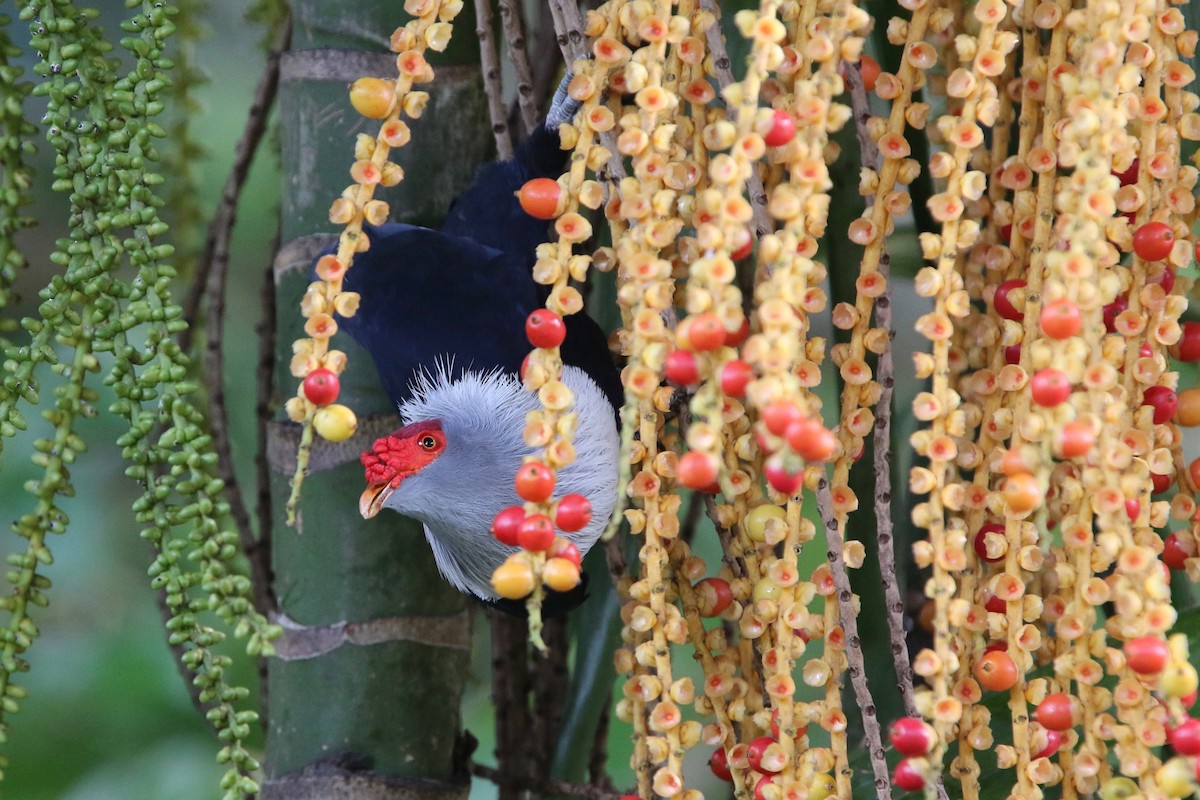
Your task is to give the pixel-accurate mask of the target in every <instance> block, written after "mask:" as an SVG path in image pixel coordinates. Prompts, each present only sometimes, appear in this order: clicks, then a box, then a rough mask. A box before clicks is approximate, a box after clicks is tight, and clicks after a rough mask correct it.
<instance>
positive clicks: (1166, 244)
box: [1133, 222, 1175, 261]
mask: <svg viewBox="0 0 1200 800" xmlns="http://www.w3.org/2000/svg"><path fill="white" fill-rule="evenodd" d="M1174 246H1175V234H1174V233H1172V232H1171V226H1170V225H1168V224H1167V223H1165V222H1147V223H1145V224H1144V225H1142V226H1141V227H1140V228H1138V229H1137V230H1136V231H1134V232H1133V252H1135V253H1137V256H1138V258H1142V259H1145V260H1146V261H1162V260H1163V259H1164V258H1166V257H1167V256H1169V255H1170V254H1171V248H1172V247H1174Z"/></svg>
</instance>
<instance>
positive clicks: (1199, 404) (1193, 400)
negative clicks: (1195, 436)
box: [1175, 389, 1200, 428]
mask: <svg viewBox="0 0 1200 800" xmlns="http://www.w3.org/2000/svg"><path fill="white" fill-rule="evenodd" d="M1177 397H1178V401H1179V405H1178V406H1177V407H1176V408H1175V421H1176V422H1178V423H1179V424H1180V425H1182V426H1184V427H1185V428H1194V427H1196V426H1197V425H1200V389H1184V390H1183V391H1182V392H1179V394H1178V395H1177Z"/></svg>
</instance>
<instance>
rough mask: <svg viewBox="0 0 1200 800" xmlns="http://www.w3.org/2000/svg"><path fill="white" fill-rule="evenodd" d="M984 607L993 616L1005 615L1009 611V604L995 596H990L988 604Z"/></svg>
mask: <svg viewBox="0 0 1200 800" xmlns="http://www.w3.org/2000/svg"><path fill="white" fill-rule="evenodd" d="M983 607H984V608H985V609H986V610H988V611H990V612H992V613H993V614H1004V613H1006V612H1007V611H1008V603H1006V602H1004V601H1003V600H1001V599H1000V598H999V597H996V595H994V594H993V595H988V599H987V602H985V603H984V604H983Z"/></svg>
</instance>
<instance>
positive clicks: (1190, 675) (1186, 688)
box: [1158, 661, 1200, 697]
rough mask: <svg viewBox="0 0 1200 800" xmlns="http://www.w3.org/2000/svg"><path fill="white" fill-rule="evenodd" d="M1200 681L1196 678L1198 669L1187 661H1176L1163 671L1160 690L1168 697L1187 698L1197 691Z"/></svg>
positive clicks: (1159, 684)
mask: <svg viewBox="0 0 1200 800" xmlns="http://www.w3.org/2000/svg"><path fill="white" fill-rule="evenodd" d="M1197 684H1200V680H1198V679H1197V676H1196V668H1195V667H1193V666H1192V665H1191V664H1188V663H1187V662H1185V661H1176V662H1174V663H1172V664H1170V665H1169V666H1168V667H1167V668H1166V669H1165V670H1163V674H1162V678H1160V679H1159V683H1158V688H1160V689H1162V691H1163V694H1165V695H1167V696H1168V697H1186V696H1188V695H1189V694H1191V693H1192V692H1194V691H1196V687H1197Z"/></svg>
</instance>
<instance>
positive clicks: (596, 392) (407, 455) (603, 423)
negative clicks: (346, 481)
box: [339, 82, 622, 612]
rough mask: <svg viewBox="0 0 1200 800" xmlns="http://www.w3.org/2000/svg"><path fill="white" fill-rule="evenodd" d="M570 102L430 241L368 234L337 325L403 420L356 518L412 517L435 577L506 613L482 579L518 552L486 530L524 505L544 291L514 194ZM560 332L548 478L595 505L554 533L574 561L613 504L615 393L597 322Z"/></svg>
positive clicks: (547, 163) (493, 168)
mask: <svg viewBox="0 0 1200 800" xmlns="http://www.w3.org/2000/svg"><path fill="white" fill-rule="evenodd" d="M564 85H565V82H564ZM572 102H573V101H570V100H569V99H568V98H566V97H565V92H564V91H562V90H561V88H560V92H559V95H558V96H557V97H556V102H555V103H554V105H553V106H552V110H551V114H550V117H549V119H548V120H547V122H546V124H545V125H544V126H540V127H539V128H538V130H536V131H535V132H534V133H533V134H532V135H531V136H530V138H529V139H528V140H527V141H526V142H525V143H524V144H523V145H522V146H521V147H520V148H519V149H518V152H517V154H516V156H515V157H514V158H513V159H512V160H510V161H505V162H499V163H494V164H489V165H487V166H485V167H484V168H483V169H482V170H481V171H480V172H479V175H478V176H477V178H476V180H475V182H474V184H473V185H472V186H471V187H470V188H469V189H468V190H467V191H466V192H465V193H464V194H463V195H462V196H460V197H459V198H458V200H456V201H455V204H454V206H453V207H452V208H451V210H450V212H449V215H448V217H447V219H446V222H445V225H444V226H443V228H442V229H441V230H440V231H435V230H430V229H428V228H421V227H417V226H413V225H403V224H398V223H391V224H386V225H382V226H379V227H376V228H367V229H366V231H367V235H368V237H369V238H370V248H369V249H368V250H367V251H366V252H364V253H361V254H359V255H358V256H356V257H355V260H354V265H353V268H352V269H350V270H349V271H348V272H347V274H346V278H345V282H344V287H345V289H346V290H348V291H353V292H358V293H359V294H360V295H361V297H362V302H361V304H360V306H359V308H358V311H357V313H356V314H355V315H354V316H353V317H350V318H345V319H340V320H339V326H340V329H341V330H344V331H346V332H347V333H349V334H350V336H351V337H353V338H354V339H355V341H357V342H358V343H359V344H360V345H362V346H363V347H364V348H365V349H366V350H367V352H368V353H369V354H370V355H371V358H372V359H373V361H374V362H375V366H376V368H377V370H378V373H379V378H380V381H381V383H382V385H383V388H384V390H385V391H386V392H387V394H388V397H389V398H390V399H391V400H392V402H393V403H395V405H396V408H397V410H398V412H399V414H400V417H401V419H402V421H403V423H404V425H403V427H401V428H399V429H398V430H396V431H394V432H393V433H391V434H390V435H388V436H386V437H383V438H381V439H379V440H378V441H376V442H375V444H374V446H373V447H372V448H371V450H370V451H368V452H366V453H364V454H363V464H364V467H365V468H366V476H367V482H368V486H367V489H366V491H364V492H363V494H362V497H361V499H360V501H359V510H360V512H361V513H362V515H363V517H364V518H367V519H370V518H371V517H374V516H375V515H376V514H378V513H379V512H380V511H381V510H382V509H385V508H388V509H392V510H394V511H397V512H399V513H401V514H403V515H405V516H408V517H412V518H415V519H417V520H420V521H421V522H422V523H423V524H424V527H425V535H426V538H427V539H428V541H429V544H430V546H431V547H432V548H433V554H434V557H435V558H436V560H437V564H438V569H439V570H440V571H441V573H442V575H443V576H444V577H445V578H446V580H448V581H449V582H450V583H451V584H453V585H454V586H455V587H457V588H458V589H460V590H461V591H464V592H469V593H470V594H473V595H475V596H477V597H479V598H482V599H483V600H485V601H489V602H492V603H495V604H496V605H499V606H501V607H502V608H505V610H510V611H514V612H515V611H517V610H518V609H519V608H520V607H521V605H522V604H520V603H513V602H512V601H504V600H498V599H497V597H496V593H495V591H494V590H493V588H492V585H491V576H492V572H493V570H494V569H495V568H496V567H497V566H498V565H499V564H501V563H502V562H503V561H504V559H505V558H506V557H507V556H508V555H509V554H510V553H512V552H513V551H514V550H515V548H512V547H509V546H507V545H504V544H502V543H501V542H499V541H498V540H497V539H496V538H495V537H493V536H492V534H491V532H490V526H491V523H492V520H493V518H494V517H495V515H496V514H497V513H498V512H500V511H501V510H503V509H504V508H507V507H509V506H512V505H519V504H520V503H521V500H520V499H519V498H518V496H517V494H516V491H515V489H514V484H513V478H514V475H515V473H516V471H517V468H518V467H519V466H520V465H521V463H522V460H523V458H524V457H525V456H526V455H530V454H533V453H534V451H533V450H531V448H529V447H528V446H526V445H525V443H524V441H523V430H524V427H525V415H526V413H528V412H529V411H531V410H533V409H535V408H538V407H539V402H538V398H537V395H536V394H534V393H532V392H528V391H526V390H525V389H524V387H523V386H522V384H521V381H520V378H519V377H518V371H519V369H520V366H521V363H522V361H523V359H524V358H525V356H526V355H527V354H528V353H529V351H530V345H529V343H528V341H527V339H526V335H525V321H526V318H527V317H528V315H529V314H530V312H532V311H534V310H535V309H538V308H541V307H542V306H543V304H544V302H545V298H546V295H547V291H548V290H547V287H543V286H539V285H538V284H537V283H536V282H535V281H534V280H533V278H532V275H531V267H532V263H533V260H534V249H535V247H536V246H537V244H539V243H540V242H543V241H545V240H546V235H547V225H546V223H545V222H544V221H542V220H536V219H533V218H532V217H530V216H529V215H527V214H525V213H524V212H523V211H522V210H521V208H520V206H519V204H518V202H517V200H516V197H515V193H516V191H517V190H518V189H519V188H520V187H521V186H522V185H523V184H524V183H525V182H526V181H527V180H529V179H531V178H534V177H557V175H558V174H559V173H560V172H561V170H562V168H563V164H564V161H565V154H564V153H563V151H562V150H561V148H560V147H559V141H558V133H557V123H558V122H560V121H562V119H564V118H569V117H570V116H571V114H573V109H572V108H571V104H572ZM565 322H566V327H567V335H566V340H565V341H564V343H563V345H562V346H561V353H562V358H563V361H564V364H565V367H564V370H563V382H564V383H565V384H566V385H567V386H568V387H569V388H570V389H571V390H572V391H573V392H574V393H575V398H576V400H575V411H576V412H577V413H578V415H579V425H578V430H577V432H576V434H575V440H574V442H575V450H576V454H577V458H576V460H575V462H574V463H572V464H571V465H569V466H567V467H565V468H563V469H561V470H560V471H559V472H558V478H557V483H556V487H555V492H554V496H555V497H561V496H563V495H565V494H569V493H577V494H581V495H583V496H585V497H586V498H587V499H588V500H589V501H590V503H591V506H592V510H593V514H592V519H591V522H590V523H589V524H588V525H587V526H585V527H584V528H583V529H582V530H580V531H579V532H577V533H573V534H566V533H562V534H560V535H563V536H566V537H567V538H569V539H570V540H571V541H572V542H573V543H574V544H575V545H576V547H577V548H578V549H579V551H580V553H581V554H583V553H586V552H587V550H588V548H590V547H591V545H592V544H593V543H594V542H595V541H596V539H597V537H598V536H599V535H600V533H601V532H602V530H603V529H604V527H605V526H606V525H607V523H608V520H609V517H610V516H611V514H612V510H613V507H614V505H615V502H616V483H617V459H618V450H619V441H618V433H617V425H616V409H617V408H618V407H619V405H620V403H621V397H622V389H621V382H620V378H619V376H618V374H617V372H616V368H615V367H614V365H613V362H612V358H611V355H610V354H609V351H608V347H607V339H606V337H605V336H604V334H603V332H602V331H601V330H600V328H599V326H597V325H596V323H595V322H594V321H593V320H591V319H590V318H588V317H587V316H586V315H584V314H575V315H570V316H568V317H567V318H566V319H565ZM567 594H569V595H571V596H570V597H568V598H558V604H559V605H566V606H571V605H576V604H578V602H579V601H581V600H582V594H583V591H582V587H581V588H580V589H579V590H578V591H576V592H573V593H567ZM548 604H550V605H553V603H550V602H549V601H548Z"/></svg>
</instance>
